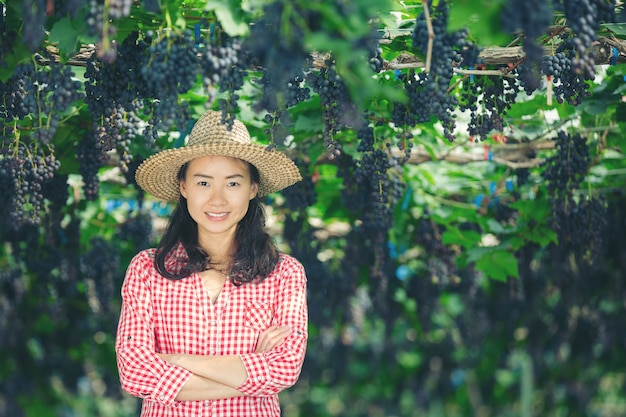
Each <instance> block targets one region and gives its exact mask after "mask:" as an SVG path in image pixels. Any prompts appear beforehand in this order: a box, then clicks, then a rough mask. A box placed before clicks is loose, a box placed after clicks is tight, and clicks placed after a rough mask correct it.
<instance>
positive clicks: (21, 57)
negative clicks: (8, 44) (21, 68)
mask: <svg viewBox="0 0 626 417" xmlns="http://www.w3.org/2000/svg"><path fill="white" fill-rule="evenodd" d="M32 56H33V55H32V54H31V53H30V51H29V50H28V48H27V47H26V46H25V45H24V44H23V43H21V42H17V43H16V45H15V46H14V49H13V53H12V54H11V55H9V56H7V57H6V66H2V65H0V81H2V82H6V81H7V80H8V79H9V78H11V76H12V75H13V73H14V72H15V68H16V67H17V66H18V65H19V64H22V63H24V62H27V61H28V60H30V59H31V58H32Z"/></svg>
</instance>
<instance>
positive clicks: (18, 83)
mask: <svg viewBox="0 0 626 417" xmlns="http://www.w3.org/2000/svg"><path fill="white" fill-rule="evenodd" d="M73 77H74V73H73V71H72V70H71V69H70V68H69V67H67V66H64V65H62V64H60V63H55V62H53V61H50V64H49V65H48V66H47V67H36V66H35V64H33V63H28V64H21V65H19V66H18V67H17V68H16V70H15V72H14V73H13V75H12V77H11V78H10V79H9V80H7V82H6V83H0V91H2V92H3V93H4V95H3V96H4V97H5V100H3V101H2V103H0V117H2V118H3V119H5V120H7V121H12V120H23V119H25V118H26V117H27V116H28V115H29V114H33V115H35V117H34V121H33V122H32V126H31V127H32V128H33V131H34V133H33V137H34V138H35V139H37V140H39V141H41V142H43V143H50V141H51V140H52V137H53V136H54V134H55V133H56V130H57V128H58V125H59V122H60V119H61V116H62V115H63V112H65V111H66V110H67V109H68V108H69V107H70V106H71V105H72V104H74V103H75V102H76V101H78V100H80V99H81V98H82V94H81V93H80V92H79V91H80V89H81V84H80V82H79V81H78V80H75V79H74V78H73Z"/></svg>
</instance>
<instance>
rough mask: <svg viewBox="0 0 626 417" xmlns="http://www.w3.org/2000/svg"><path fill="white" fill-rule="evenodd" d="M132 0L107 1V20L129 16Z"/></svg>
mask: <svg viewBox="0 0 626 417" xmlns="http://www.w3.org/2000/svg"><path fill="white" fill-rule="evenodd" d="M132 5H133V0H109V10H108V12H109V18H111V19H119V18H122V17H127V16H129V15H130V9H131V7H132Z"/></svg>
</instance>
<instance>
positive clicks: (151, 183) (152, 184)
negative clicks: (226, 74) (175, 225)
mask: <svg viewBox="0 0 626 417" xmlns="http://www.w3.org/2000/svg"><path fill="white" fill-rule="evenodd" d="M206 155H219V156H230V157H233V158H239V159H243V160H244V161H247V162H250V163H251V164H252V165H254V166H255V167H256V168H257V169H258V171H259V175H260V181H261V182H260V184H259V196H261V197H263V196H265V195H267V194H270V193H273V192H276V191H279V190H282V189H283V188H286V187H289V186H290V185H293V184H295V183H296V182H298V181H300V180H301V179H302V177H301V175H300V171H299V170H298V167H296V165H295V164H294V163H293V161H292V160H291V159H289V158H288V157H287V156H286V155H285V154H283V153H281V152H277V151H268V150H267V149H266V147H265V146H263V145H256V144H253V143H252V141H251V139H250V134H249V133H248V129H247V128H246V127H245V125H244V124H243V123H241V122H240V121H239V120H235V123H234V124H233V126H232V129H231V130H228V128H227V126H226V125H224V124H223V123H222V114H221V112H216V111H212V110H210V111H207V112H206V113H204V114H203V115H202V116H201V117H200V119H198V121H197V122H196V124H195V125H194V127H193V129H192V130H191V133H190V134H189V139H188V141H187V146H185V147H182V148H177V149H167V150H164V151H161V152H159V153H157V154H155V155H152V156H151V157H150V158H148V159H146V160H145V161H144V162H143V163H142V164H141V165H140V166H139V168H137V173H136V174H135V179H136V180H137V184H139V186H140V187H141V188H143V189H144V190H145V191H146V192H147V193H149V194H151V195H153V196H154V197H156V198H159V199H161V200H165V201H178V199H179V197H180V186H179V183H178V179H177V176H178V172H179V171H180V168H181V167H182V166H183V165H184V164H186V163H187V162H189V161H191V160H192V159H194V158H198V157H201V156H206Z"/></svg>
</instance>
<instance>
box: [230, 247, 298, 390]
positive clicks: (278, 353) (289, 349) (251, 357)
mask: <svg viewBox="0 0 626 417" xmlns="http://www.w3.org/2000/svg"><path fill="white" fill-rule="evenodd" d="M278 268H280V269H279V271H278V273H279V274H280V279H279V280H278V282H279V285H280V289H279V291H278V303H277V305H278V308H277V313H276V314H277V318H278V320H277V323H278V324H280V325H282V326H290V327H291V330H292V332H291V334H290V335H289V336H288V337H287V338H286V339H285V341H284V342H283V343H282V344H281V345H279V346H277V347H276V348H274V349H272V350H271V351H269V352H262V353H247V354H242V355H240V357H241V360H242V362H243V364H244V366H245V368H246V371H247V372H248V378H247V379H246V381H245V382H244V383H243V384H242V385H240V386H239V387H237V390H238V391H240V392H242V393H244V394H245V395H248V396H255V397H265V396H270V395H276V394H278V393H279V392H280V391H282V390H285V389H287V388H289V387H291V386H292V385H294V384H295V383H296V381H297V380H298V378H299V377H300V372H301V370H302V364H303V362H304V356H305V353H306V344H307V338H308V329H307V327H308V308H307V299H306V275H305V272H304V267H303V266H302V265H301V264H300V263H299V262H298V261H296V260H295V259H294V258H291V257H286V258H285V259H283V261H282V262H280V263H279V265H278Z"/></svg>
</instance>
